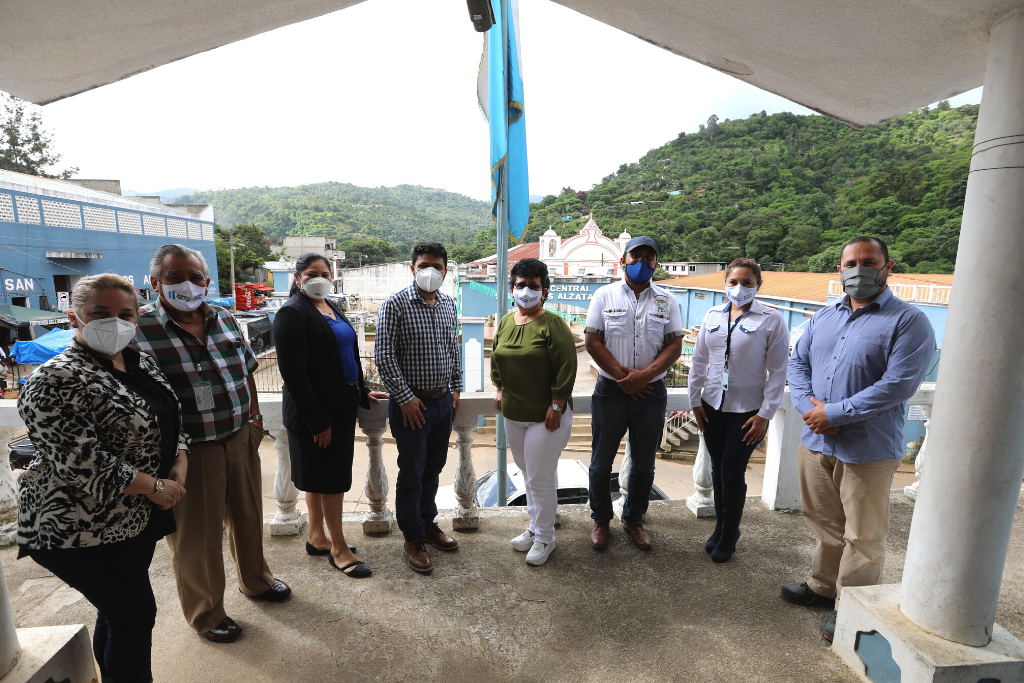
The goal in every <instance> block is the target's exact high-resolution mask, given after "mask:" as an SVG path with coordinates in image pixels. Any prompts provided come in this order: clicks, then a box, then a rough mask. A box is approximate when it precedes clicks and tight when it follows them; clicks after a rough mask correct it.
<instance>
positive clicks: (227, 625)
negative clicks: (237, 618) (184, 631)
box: [199, 617, 242, 643]
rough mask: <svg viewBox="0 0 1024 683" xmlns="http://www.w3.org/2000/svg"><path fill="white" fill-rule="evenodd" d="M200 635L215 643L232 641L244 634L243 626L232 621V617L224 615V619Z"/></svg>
mask: <svg viewBox="0 0 1024 683" xmlns="http://www.w3.org/2000/svg"><path fill="white" fill-rule="evenodd" d="M199 635H201V636H202V637H203V638H206V639H207V640H209V641H211V642H214V643H230V642H231V641H232V640H234V639H235V638H237V637H238V636H240V635H242V627H241V626H239V625H238V624H236V623H235V622H234V621H232V620H231V617H224V621H222V622H220V623H219V624H217V625H216V626H214V627H213V628H211V629H210V630H209V631H207V632H206V633H200V634H199Z"/></svg>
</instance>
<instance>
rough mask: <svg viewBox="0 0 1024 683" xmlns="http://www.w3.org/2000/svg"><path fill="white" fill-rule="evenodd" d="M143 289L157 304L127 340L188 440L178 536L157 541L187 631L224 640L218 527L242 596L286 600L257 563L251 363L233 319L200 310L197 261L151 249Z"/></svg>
mask: <svg viewBox="0 0 1024 683" xmlns="http://www.w3.org/2000/svg"><path fill="white" fill-rule="evenodd" d="M150 282H151V284H152V285H153V289H154V291H156V292H159V293H160V300H159V301H158V302H157V305H156V308H155V310H152V311H148V312H145V313H143V314H142V315H140V316H139V319H138V332H137V334H136V337H135V341H136V342H137V343H138V345H139V348H140V349H141V350H142V351H144V352H146V353H148V354H149V355H150V356H152V357H153V359H154V360H155V361H156V362H157V364H158V365H159V366H160V369H161V370H163V372H164V374H165V375H167V379H168V381H169V382H170V384H171V387H172V388H173V389H174V393H175V394H177V396H178V400H179V401H180V402H181V420H182V425H183V427H184V429H185V431H186V432H188V434H189V436H191V437H192V448H191V451H190V452H189V465H190V467H189V472H188V476H187V477H186V482H185V486H186V491H187V493H186V495H185V497H184V498H182V499H181V501H180V502H179V503H178V504H177V505H176V506H175V507H174V508H173V509H174V521H175V524H176V525H177V527H178V530H177V532H175V533H173V534H171V535H170V536H167V544H168V545H169V546H170V549H171V562H172V566H173V568H174V578H175V580H176V581H177V584H178V598H179V600H180V601H181V608H182V611H184V613H185V619H186V620H187V621H188V623H189V625H190V626H191V627H192V628H194V629H195V630H196V631H197V632H198V633H199V634H200V635H202V636H203V637H204V638H206V639H207V640H211V641H213V642H227V641H230V640H234V639H235V638H237V637H238V636H239V635H240V634H241V632H242V628H241V627H240V626H239V625H238V624H236V623H235V622H234V621H232V619H231V618H230V617H229V616H227V614H226V613H225V611H224V584H225V578H224V557H223V549H222V543H223V540H222V539H223V532H222V525H226V526H227V531H228V540H229V542H230V545H231V554H232V556H234V558H235V565H236V567H237V571H238V585H239V589H240V590H241V591H242V593H244V594H245V595H248V596H249V597H253V598H262V599H265V600H272V601H279V600H283V599H285V598H286V597H288V595H289V594H290V593H291V589H290V588H289V587H288V586H287V585H286V584H285V583H284V582H283V581H280V580H278V579H275V578H274V575H273V574H272V573H271V571H270V567H269V565H268V564H267V561H266V559H265V558H264V555H263V493H262V478H261V473H260V456H259V447H260V441H261V440H262V439H263V417H262V416H261V415H260V414H259V404H258V402H257V398H256V386H255V384H254V382H253V376H252V373H253V372H254V371H255V370H256V366H257V364H258V362H257V360H256V356H255V355H254V354H253V352H252V349H251V348H249V343H248V342H247V341H246V340H245V337H244V336H243V335H242V333H241V331H240V330H239V327H238V324H237V323H236V322H235V319H234V317H233V316H232V315H231V314H230V313H228V312H227V311H225V310H224V309H222V308H215V307H212V306H209V305H207V304H206V303H204V298H205V296H206V289H207V287H208V286H209V284H210V269H209V266H208V265H207V263H206V259H205V258H203V255H202V254H201V253H199V252H198V251H196V250H194V249H189V248H188V247H185V246H182V245H180V244H167V245H164V246H162V247H160V248H159V249H157V251H156V253H155V254H154V255H153V260H152V262H151V263H150Z"/></svg>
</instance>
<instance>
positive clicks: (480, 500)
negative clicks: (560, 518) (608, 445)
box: [434, 459, 668, 510]
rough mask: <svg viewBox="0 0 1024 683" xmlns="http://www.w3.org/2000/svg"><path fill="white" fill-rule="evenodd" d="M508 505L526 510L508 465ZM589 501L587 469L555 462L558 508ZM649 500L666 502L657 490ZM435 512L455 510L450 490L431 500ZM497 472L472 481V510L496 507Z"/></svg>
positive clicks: (615, 476) (615, 487)
mask: <svg viewBox="0 0 1024 683" xmlns="http://www.w3.org/2000/svg"><path fill="white" fill-rule="evenodd" d="M507 475H508V481H507V484H508V504H509V506H510V507H526V489H525V486H524V484H523V473H522V471H521V470H520V469H519V468H518V467H516V465H515V463H512V462H510V463H508V472H507ZM610 488H611V494H612V500H618V498H619V497H620V496H621V495H622V494H621V493H620V492H619V473H618V472H612V480H611V486H610ZM589 500H590V468H589V467H588V466H587V465H584V464H583V463H582V462H580V461H579V460H566V459H560V460H559V461H558V504H559V505H570V504H578V503H587V502H589ZM650 500H668V496H667V495H665V492H664V491H662V490H661V489H660V488H658V487H657V486H652V487H651V496H650ZM434 501H435V502H436V503H437V508H438V509H439V510H450V509H453V508H457V507H458V506H459V501H458V499H457V498H456V497H455V487H454V486H442V487H440V488H439V489H438V490H437V496H436V497H435V498H434ZM497 505H498V470H491V471H490V472H488V473H487V474H485V475H483V476H482V477H480V478H479V479H477V480H476V506H477V507H497Z"/></svg>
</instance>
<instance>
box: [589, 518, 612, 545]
mask: <svg viewBox="0 0 1024 683" xmlns="http://www.w3.org/2000/svg"><path fill="white" fill-rule="evenodd" d="M590 545H592V546H594V548H595V549H597V550H604V547H605V546H606V545H608V522H605V523H604V524H598V523H597V522H594V528H593V529H591V530H590Z"/></svg>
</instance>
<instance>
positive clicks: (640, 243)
mask: <svg viewBox="0 0 1024 683" xmlns="http://www.w3.org/2000/svg"><path fill="white" fill-rule="evenodd" d="M637 247H650V248H651V249H653V250H654V253H655V255H659V254H658V243H657V242H655V241H654V240H652V239H651V238H650V237H634V238H633V239H631V240H630V241H629V242H627V243H626V250H625V251H624V252H623V253H624V254H628V253H629V252H631V251H633V250H634V249H636V248H637Z"/></svg>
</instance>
